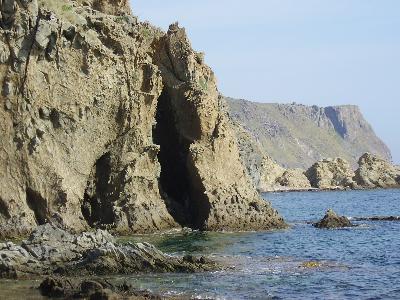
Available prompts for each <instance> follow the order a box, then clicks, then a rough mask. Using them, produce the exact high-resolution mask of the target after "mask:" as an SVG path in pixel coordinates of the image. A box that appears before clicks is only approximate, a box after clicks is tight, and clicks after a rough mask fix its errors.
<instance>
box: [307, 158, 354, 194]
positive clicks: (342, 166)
mask: <svg viewBox="0 0 400 300" xmlns="http://www.w3.org/2000/svg"><path fill="white" fill-rule="evenodd" d="M305 175H306V176H307V178H308V179H309V181H310V183H311V185H312V186H313V187H315V188H319V189H333V188H354V187H355V183H354V181H353V177H354V172H353V170H352V169H351V167H350V164H349V163H348V162H347V161H345V160H344V159H342V158H335V159H323V160H321V161H319V162H317V163H315V164H314V165H312V166H311V167H310V168H309V169H308V170H307V171H306V173H305Z"/></svg>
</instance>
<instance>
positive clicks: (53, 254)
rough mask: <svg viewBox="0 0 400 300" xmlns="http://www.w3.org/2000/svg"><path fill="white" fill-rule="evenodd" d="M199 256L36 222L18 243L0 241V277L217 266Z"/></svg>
mask: <svg viewBox="0 0 400 300" xmlns="http://www.w3.org/2000/svg"><path fill="white" fill-rule="evenodd" d="M217 268H218V266H217V265H216V264H214V263H212V262H211V261H209V260H208V259H206V258H204V257H201V258H195V257H192V256H188V257H183V258H179V257H173V256H169V255H166V254H164V253H162V252H161V251H159V250H157V249H156V248H155V247H154V246H152V245H150V244H147V243H138V244H133V243H128V244H118V243H116V242H115V240H114V238H113V237H112V236H111V235H110V234H109V233H107V232H106V231H103V230H100V229H98V230H97V231H95V232H85V233H82V234H79V235H73V234H70V233H68V232H66V231H64V230H62V229H59V228H56V227H54V226H53V225H50V224H46V225H43V226H39V227H38V228H37V229H36V230H35V231H34V232H33V233H32V235H31V236H30V237H29V238H28V239H27V240H24V241H23V242H22V243H21V245H16V244H14V243H12V242H7V243H0V278H12V279H15V278H21V277H30V276H36V275H52V274H60V275H69V276H77V275H79V276H81V275H109V274H132V273H138V272H195V271H205V270H212V269H217Z"/></svg>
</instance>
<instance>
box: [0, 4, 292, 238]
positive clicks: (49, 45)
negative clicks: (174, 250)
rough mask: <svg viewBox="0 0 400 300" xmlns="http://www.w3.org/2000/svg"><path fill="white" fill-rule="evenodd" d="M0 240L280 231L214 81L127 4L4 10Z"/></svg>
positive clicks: (175, 29)
mask: <svg viewBox="0 0 400 300" xmlns="http://www.w3.org/2000/svg"><path fill="white" fill-rule="evenodd" d="M0 21H1V24H0V25H1V32H0V69H1V71H0V80H1V83H2V92H1V96H0V102H1V104H2V105H1V107H0V135H1V139H0V150H1V155H0V232H1V236H2V237H11V236H20V235H26V234H29V233H30V232H32V230H34V229H35V228H36V226H38V225H41V224H45V223H48V222H50V223H52V224H57V225H58V226H63V227H65V228H67V229H68V230H73V231H77V232H81V231H84V230H87V229H89V228H99V227H100V228H108V229H110V230H112V231H113V232H115V233H120V234H124V233H133V232H136V233H144V232H154V231H160V230H167V229H170V228H175V227H179V226H189V227H192V228H196V229H203V230H257V229H272V228H281V227H284V226H285V223H284V221H283V219H282V218H281V216H279V214H278V213H277V212H276V211H275V210H274V209H272V208H271V206H270V204H269V203H267V202H266V201H264V200H262V199H261V198H260V196H259V195H258V193H257V192H256V190H255V189H254V188H253V186H252V184H251V182H250V179H249V177H248V175H247V173H246V171H245V168H244V167H243V164H242V162H241V161H240V158H239V150H238V147H237V142H236V137H235V135H234V132H233V130H232V126H231V123H230V120H229V118H228V117H227V113H226V109H225V105H224V99H223V97H221V96H220V95H219V93H218V90H217V87H216V79H215V76H214V74H213V72H212V70H211V69H210V68H209V67H207V66H206V65H205V64H204V57H203V54H202V53H198V52H195V51H194V50H193V49H192V47H191V45H190V42H189V40H188V38H187V35H186V33H185V30H184V29H183V28H180V27H179V26H178V25H177V24H174V25H171V27H170V29H169V30H168V32H166V33H165V32H163V31H161V30H159V29H157V28H155V27H153V26H151V25H150V24H148V23H141V22H139V21H138V20H137V18H136V17H134V16H133V15H132V14H131V13H130V8H129V5H128V3H127V1H126V0H108V1H106V0H93V1H81V0H79V1H50V0H31V1H14V0H9V1H3V2H2V5H1V20H0Z"/></svg>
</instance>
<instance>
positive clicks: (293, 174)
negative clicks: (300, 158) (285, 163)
mask: <svg viewBox="0 0 400 300" xmlns="http://www.w3.org/2000/svg"><path fill="white" fill-rule="evenodd" d="M276 182H277V183H279V185H280V186H282V187H287V188H289V189H298V190H302V189H310V188H311V184H310V181H309V180H308V178H307V176H306V175H304V171H303V170H301V169H288V170H286V171H285V172H284V173H283V174H282V176H280V177H279V178H277V179H276Z"/></svg>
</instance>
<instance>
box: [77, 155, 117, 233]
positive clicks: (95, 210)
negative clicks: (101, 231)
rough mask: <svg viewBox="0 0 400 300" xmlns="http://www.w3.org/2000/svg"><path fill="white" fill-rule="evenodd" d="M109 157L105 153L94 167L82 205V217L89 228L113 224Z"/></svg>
mask: <svg viewBox="0 0 400 300" xmlns="http://www.w3.org/2000/svg"><path fill="white" fill-rule="evenodd" d="M110 179H111V155H110V153H106V154H104V155H103V156H101V157H100V158H99V159H98V160H97V161H96V164H95V165H94V167H93V169H92V173H91V176H90V179H89V181H88V183H87V187H86V190H85V194H84V197H83V203H82V207H81V210H82V215H83V216H84V218H85V219H86V221H87V223H88V224H89V225H90V226H91V227H101V226H104V225H110V224H113V223H114V215H113V205H112V202H111V199H110V192H111V186H110Z"/></svg>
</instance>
